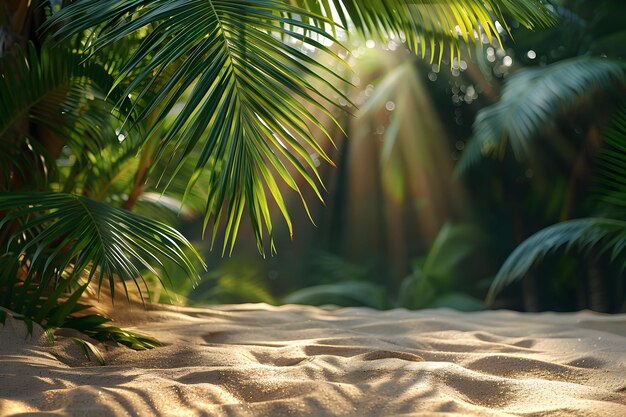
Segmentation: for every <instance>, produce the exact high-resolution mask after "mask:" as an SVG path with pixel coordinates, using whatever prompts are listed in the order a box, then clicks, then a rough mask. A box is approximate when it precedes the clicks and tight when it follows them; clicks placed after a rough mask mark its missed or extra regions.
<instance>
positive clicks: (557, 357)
mask: <svg viewBox="0 0 626 417" xmlns="http://www.w3.org/2000/svg"><path fill="white" fill-rule="evenodd" d="M120 320H121V322H123V321H124V319H123V318H120ZM128 323H131V324H132V325H133V326H135V327H136V329H137V330H138V331H142V332H144V333H148V334H151V335H152V336H155V337H157V338H158V339H160V340H161V341H162V342H164V343H165V346H163V347H161V348H158V349H155V350H153V351H146V352H133V351H129V350H127V349H121V348H118V347H111V346H103V345H100V346H101V347H102V349H103V350H106V356H107V360H108V362H109V364H108V365H107V366H105V367H99V366H94V365H93V364H91V363H88V362H86V361H85V360H84V359H83V358H82V357H81V355H80V352H79V351H78V348H77V347H75V346H74V345H73V343H71V342H70V340H69V339H68V338H67V337H66V336H67V335H68V334H66V333H63V334H65V336H59V337H58V338H57V339H58V340H57V343H56V344H55V346H47V345H46V343H45V338H44V336H43V335H42V334H41V332H39V331H38V330H37V329H36V331H35V334H34V336H33V337H32V338H30V339H27V340H25V335H24V332H23V329H22V327H21V325H20V323H16V322H14V321H12V320H9V321H8V322H7V325H6V326H5V327H4V328H3V329H0V381H1V384H0V415H3V416H18V415H64V416H67V415H70V416H72V415H76V416H113V415H115V416H124V415H133V416H136V415H145V416H153V415H154V416H195V415H197V416H224V417H226V416H228V417H239V416H272V417H274V416H364V417H370V416H372V417H373V416H431V415H432V416H436V415H441V416H444V415H463V416H465V415H476V416H509V415H513V416H561V415H562V416H571V415H578V416H626V316H624V315H619V316H605V315H599V314H593V313H589V312H583V313H576V314H555V313H544V314H519V313H513V312H506V311H502V312H484V313H473V314H464V313H456V312H452V311H450V310H427V311H422V312H408V311H406V310H393V311H388V312H376V311H373V310H369V309H359V308H351V309H339V310H329V309H319V308H313V307H302V306H284V307H278V308H277V307H271V306H267V305H258V304H257V305H243V306H220V307H217V308H213V309H192V308H173V307H159V308H158V309H154V310H152V311H148V312H143V311H136V310H135V312H134V313H133V317H132V321H128Z"/></svg>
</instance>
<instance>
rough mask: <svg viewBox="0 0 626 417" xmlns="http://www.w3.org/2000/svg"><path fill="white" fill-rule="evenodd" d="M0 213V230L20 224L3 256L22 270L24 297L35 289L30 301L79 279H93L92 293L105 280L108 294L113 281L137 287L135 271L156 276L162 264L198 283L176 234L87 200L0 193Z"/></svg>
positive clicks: (184, 245) (184, 242)
mask: <svg viewBox="0 0 626 417" xmlns="http://www.w3.org/2000/svg"><path fill="white" fill-rule="evenodd" d="M0 212H5V213H6V215H5V216H4V218H3V219H2V220H1V221H0V228H2V227H4V226H5V225H7V224H8V223H9V222H13V221H18V222H20V227H19V228H18V229H17V230H16V231H15V232H14V233H13V234H12V236H11V237H10V238H9V239H8V241H7V242H8V243H7V247H6V248H5V249H4V250H5V251H6V254H5V255H8V257H9V258H10V259H13V260H14V261H13V264H14V265H15V264H16V263H17V264H18V265H19V268H21V269H24V268H26V269H27V270H28V273H27V276H26V278H25V280H24V285H23V288H24V291H26V290H27V288H29V286H30V284H31V283H36V284H37V292H36V293H35V294H34V295H33V297H34V298H37V297H38V294H39V295H41V294H43V291H45V290H46V289H50V288H51V287H52V288H53V290H54V289H56V288H59V289H62V290H66V289H69V288H71V287H72V286H75V285H76V283H77V282H78V281H79V279H81V278H85V280H86V281H87V282H90V281H91V280H92V279H94V278H95V279H96V282H97V284H98V288H100V286H101V285H102V284H103V281H104V280H105V279H108V280H109V285H110V288H111V293H112V294H113V292H114V279H116V278H117V277H119V278H122V279H132V280H134V281H135V283H137V280H139V279H140V278H141V272H140V268H145V269H148V270H150V271H151V272H153V273H154V274H155V275H157V276H161V274H160V273H158V272H157V269H159V267H160V266H161V265H162V262H163V261H164V260H166V259H167V260H169V261H172V262H173V263H175V264H176V265H177V266H178V267H179V268H180V270H181V272H182V273H185V274H186V275H188V276H189V277H190V278H191V279H197V278H198V274H197V272H196V271H195V269H194V266H193V264H192V263H191V260H190V259H189V258H188V257H187V255H186V254H185V252H184V251H183V248H187V249H189V250H191V253H192V254H193V256H194V257H198V255H197V252H196V251H195V250H194V249H193V247H191V245H190V244H189V242H188V241H187V240H186V239H185V238H184V237H183V236H182V235H181V234H180V233H178V232H177V231H175V230H174V229H172V228H170V227H169V226H166V225H164V224H161V223H159V222H156V221H154V220H151V219H147V218H143V217H141V216H138V215H136V214H134V213H131V212H128V211H125V210H121V209H118V208H115V207H111V206H109V205H106V204H103V203H99V202H96V201H93V200H91V199H89V198H87V197H83V196H75V195H70V194H62V193H0ZM13 276H15V274H13ZM163 278H167V277H163ZM137 284H138V283H137ZM85 285H86V284H85ZM138 288H139V286H138ZM139 290H140V293H141V289H139ZM72 292H73V291H72ZM81 292H82V291H81ZM22 295H23V296H24V297H27V296H29V297H30V296H31V295H27V294H22ZM127 295H128V294H127ZM63 317H64V316H63Z"/></svg>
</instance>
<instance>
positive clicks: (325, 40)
mask: <svg viewBox="0 0 626 417" xmlns="http://www.w3.org/2000/svg"><path fill="white" fill-rule="evenodd" d="M505 13H506V14H510V15H511V16H512V17H513V18H514V19H517V20H518V21H520V22H521V23H522V24H524V25H525V26H528V27H532V26H533V25H535V24H546V23H549V22H551V16H550V13H548V12H547V9H546V8H545V7H544V5H543V2H542V1H540V0H522V1H517V2H511V1H509V0H485V1H482V0H480V1H479V0H463V1H461V0H454V1H446V2H438V1H436V2H433V1H430V0H429V1H417V2H410V4H409V2H405V1H400V0H397V1H393V2H390V1H383V0H377V1H367V2H356V1H352V0H335V1H333V2H326V1H317V0H308V1H291V0H290V1H287V0H263V1H262V0H255V1H252V0H245V1H217V0H210V1H206V0H201V1H200V0H185V1H183V0H157V1H146V0H130V1H124V2H120V1H117V0H79V1H60V0H54V1H18V0H15V1H8V2H5V4H3V8H2V9H1V10H0V25H2V28H1V29H2V30H0V57H1V58H0V59H1V61H0V71H1V74H2V77H1V80H0V98H1V101H0V106H1V108H2V110H3V112H2V114H0V148H1V149H2V152H1V153H0V187H1V188H0V213H2V215H3V220H2V223H1V226H2V227H1V229H0V244H1V245H2V246H3V253H2V255H0V268H1V270H2V281H1V283H0V284H1V288H0V289H1V292H0V294H1V297H0V298H1V299H2V305H3V306H7V307H9V308H11V309H13V310H14V311H15V312H16V313H18V314H21V315H22V316H23V317H24V318H25V319H26V320H33V321H35V322H38V323H40V324H42V325H44V326H46V327H57V326H70V325H73V326H74V327H76V328H79V329H80V330H82V331H85V332H86V333H87V334H92V335H93V334H97V332H96V330H98V329H100V328H101V326H102V324H103V323H104V322H103V319H100V318H97V317H96V316H94V315H87V316H85V315H84V313H85V312H84V311H81V310H84V309H85V308H86V306H85V305H84V304H82V303H80V302H79V301H80V300H81V296H82V294H83V293H84V291H86V290H87V289H88V288H89V287H90V286H91V285H94V286H95V287H96V288H97V289H98V291H99V290H100V289H101V287H102V286H108V287H110V291H111V294H112V295H113V294H114V291H115V288H116V286H115V282H116V281H117V282H120V283H121V284H122V286H123V288H126V283H127V280H130V282H132V283H133V285H136V286H137V288H138V289H139V291H141V288H140V284H139V283H140V282H141V277H143V276H144V275H147V274H152V275H154V276H157V277H159V278H161V279H162V280H163V281H166V280H167V278H166V277H164V276H163V273H164V272H163V271H165V270H168V265H170V264H171V263H173V264H175V265H177V266H178V268H179V269H180V270H181V271H182V272H183V273H185V274H186V275H188V276H190V277H191V278H192V279H194V277H196V276H197V272H196V269H197V265H198V264H201V261H199V258H198V255H197V253H196V252H195V251H194V250H193V248H191V247H190V244H189V242H188V241H187V240H186V239H185V238H184V237H183V236H182V235H180V234H179V233H178V232H176V231H175V230H174V229H172V228H171V227H170V226H168V225H165V224H163V223H160V222H158V221H156V220H154V219H150V218H146V217H142V216H140V214H138V213H133V212H131V211H130V210H131V209H135V210H138V211H139V212H140V209H141V206H140V202H141V201H142V199H144V201H145V200H148V201H152V202H154V201H155V200H158V199H156V198H154V195H155V194H150V193H153V192H155V191H157V189H158V191H159V192H161V193H165V192H168V193H171V194H173V195H175V196H180V201H181V202H182V203H187V202H188V201H189V200H192V198H191V195H192V194H194V193H196V192H197V189H198V188H199V187H200V186H202V188H203V190H201V193H200V194H201V195H202V194H204V198H203V199H202V200H203V206H204V207H203V211H204V218H205V221H204V223H205V224H204V226H205V228H206V226H207V225H208V223H209V222H213V229H212V236H213V238H215V236H216V234H217V232H218V230H219V229H220V228H223V229H224V231H225V232H224V233H225V239H224V246H223V251H230V250H232V247H233V245H234V242H235V237H236V236H237V232H238V229H239V227H240V223H241V220H242V217H243V213H244V211H245V210H246V208H247V210H248V212H249V214H250V218H251V220H252V225H253V229H254V233H255V235H256V238H257V241H258V247H259V250H261V251H263V250H264V248H265V247H268V246H269V248H270V252H271V251H274V250H275V248H274V244H273V241H272V231H273V225H272V218H271V211H272V210H271V207H272V205H275V206H276V207H277V208H278V210H279V211H280V212H281V213H282V216H283V218H284V220H285V223H286V224H287V226H288V228H289V229H290V230H291V220H290V216H289V213H288V212H287V210H286V207H285V204H284V199H283V196H282V193H281V191H280V189H279V187H278V181H282V182H284V183H286V184H287V185H288V186H289V187H291V188H292V189H294V190H295V191H296V192H297V193H299V194H301V190H300V186H299V185H298V183H297V182H296V181H295V178H296V177H298V176H299V177H301V178H303V179H304V180H305V182H306V183H308V184H309V185H310V187H312V189H313V190H314V191H315V193H316V194H317V196H318V197H319V198H320V199H321V192H320V191H319V190H320V185H319V178H318V176H317V171H316V163H315V161H314V158H313V157H312V153H313V152H316V153H317V154H318V155H319V156H320V157H321V158H323V159H325V160H327V161H328V162H330V158H329V157H328V156H327V155H326V153H325V152H324V151H323V149H321V147H320V146H319V142H318V140H317V139H316V138H315V136H314V134H313V128H316V129H318V130H320V131H321V132H322V133H324V132H326V130H325V129H324V128H323V127H322V126H321V124H320V123H319V121H318V120H317V118H316V117H315V116H314V114H313V113H312V111H311V108H317V109H319V110H320V111H321V112H322V113H324V114H327V115H329V117H330V118H331V119H333V120H334V117H333V116H332V114H331V112H330V111H329V110H328V109H327V107H328V106H331V107H332V106H334V107H337V108H341V105H340V104H338V101H340V100H334V99H333V98H332V97H329V96H328V95H324V94H322V93H321V90H320V89H319V88H317V87H315V85H316V84H315V83H319V84H321V85H324V86H326V87H327V88H329V89H330V91H332V92H333V94H336V95H337V97H339V98H340V99H344V100H345V99H347V98H346V97H345V95H344V94H343V93H342V90H340V89H338V88H337V87H336V86H335V84H336V83H342V82H345V80H343V79H342V78H341V77H339V76H338V75H337V73H335V72H334V71H333V70H332V69H331V68H332V67H328V66H325V65H322V64H321V63H320V62H319V61H318V60H317V59H316V57H315V55H314V54H312V53H310V51H309V50H314V51H316V53H317V54H326V55H329V56H331V57H332V59H333V60H335V61H336V62H337V63H340V64H344V65H345V63H344V62H343V60H342V59H341V57H340V55H341V54H339V53H338V52H337V48H340V42H338V41H337V39H336V38H337V34H338V33H339V31H341V30H345V28H347V27H351V26H354V27H356V29H357V30H358V31H359V32H360V33H362V34H365V35H366V36H379V37H382V38H388V37H392V36H393V37H396V38H398V39H400V38H403V39H406V41H407V44H408V45H409V47H411V48H413V49H414V50H421V51H422V53H426V51H428V53H429V54H430V56H431V59H437V56H438V57H439V59H440V57H441V56H442V53H443V51H449V53H450V54H455V53H456V51H457V49H458V45H460V44H461V43H467V42H476V37H475V35H476V34H478V33H481V32H485V33H486V34H487V35H488V36H494V37H496V38H497V37H498V32H497V28H498V27H499V24H498V22H500V23H501V24H504V14H505ZM335 16H339V22H336V21H335V20H334V17H335ZM307 48H308V49H307ZM435 51H437V53H436V52H435ZM331 139H332V138H331ZM181 175H182V176H183V179H182V181H180V178H181ZM146 196H150V197H151V198H147V199H146V198H145V197H146ZM270 199H271V200H273V203H270V201H269V200H270ZM195 201H197V199H195ZM170 202H171V201H169V200H168V203H167V204H162V205H164V206H168V205H169V206H172V204H170ZM303 202H304V201H303ZM177 204H178V203H175V204H173V205H174V206H176V205H177ZM304 206H305V208H306V207H307V203H306V202H304ZM266 234H267V235H269V238H267V237H266ZM126 293H127V295H128V294H129V292H128V291H126ZM81 314H82V315H81ZM105 320H106V319H105ZM89 329H91V330H89ZM92 330H93V331H92ZM109 333H111V334H113V333H115V332H109ZM117 334H118V336H119V337H118V338H117V340H119V341H123V340H124V338H125V337H127V335H120V334H119V332H118V333H117ZM136 340H139V341H140V340H141V339H140V338H137V339H136ZM130 345H131V346H133V347H137V346H139V347H150V346H151V342H149V343H139V344H136V343H134V342H133V343H130Z"/></svg>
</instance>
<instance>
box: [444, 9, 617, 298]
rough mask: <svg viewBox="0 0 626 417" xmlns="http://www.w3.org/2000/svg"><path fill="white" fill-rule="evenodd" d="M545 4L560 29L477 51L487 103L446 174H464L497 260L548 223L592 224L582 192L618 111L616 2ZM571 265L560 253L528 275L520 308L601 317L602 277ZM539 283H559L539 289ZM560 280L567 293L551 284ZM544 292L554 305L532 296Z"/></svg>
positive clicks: (596, 265) (597, 266)
mask: <svg viewBox="0 0 626 417" xmlns="http://www.w3.org/2000/svg"><path fill="white" fill-rule="evenodd" d="M552 3H553V7H554V10H555V13H556V14H557V15H558V16H559V18H560V21H561V22H562V23H561V24H560V25H558V26H555V27H552V28H545V29H542V30H538V31H535V32H532V33H531V32H528V31H524V30H523V29H517V30H514V31H513V36H514V37H515V41H516V42H514V43H513V42H506V41H505V44H504V46H502V47H496V46H494V47H493V48H487V49H486V52H487V53H486V54H485V58H487V59H479V62H482V63H487V64H488V65H482V68H483V70H484V71H483V74H485V79H484V80H482V81H483V82H482V83H481V82H479V83H477V85H480V86H482V85H483V84H485V83H486V84H487V85H488V86H489V88H490V94H488V95H487V94H486V95H485V96H488V97H485V99H487V98H488V99H492V100H494V101H495V102H493V103H491V104H490V105H488V106H486V107H484V108H482V109H481V110H480V111H479V112H478V113H477V115H476V118H475V123H474V129H473V131H474V133H473V135H472V137H471V138H470V139H469V141H468V143H467V144H466V145H465V146H464V149H463V151H462V157H461V160H460V162H459V164H457V166H456V172H457V174H465V175H464V178H465V179H466V182H469V183H472V184H474V185H473V187H474V190H473V191H474V192H478V193H479V194H481V195H483V196H484V197H483V199H482V200H481V202H480V206H481V207H482V208H481V211H484V210H488V211H489V213H490V217H491V218H489V219H485V220H483V223H485V222H489V223H490V224H491V228H492V230H493V233H494V234H495V233H497V234H499V236H501V237H500V238H499V239H500V240H501V241H502V245H501V248H502V249H503V253H502V259H505V258H506V255H508V253H510V251H511V250H512V249H513V248H514V247H515V246H516V245H519V244H520V243H521V242H522V241H524V240H525V239H526V238H527V237H528V236H530V235H532V234H533V233H535V232H536V231H537V230H539V229H542V228H544V227H546V226H547V225H549V224H553V223H555V222H559V221H564V220H567V219H577V218H580V217H588V216H594V215H597V213H596V212H594V210H593V209H592V206H593V205H592V204H589V201H587V200H588V199H585V198H584V196H585V194H586V193H587V192H588V191H589V190H590V189H591V185H592V180H593V174H594V167H595V164H594V163H593V158H594V157H595V155H596V154H597V153H598V152H599V150H600V149H601V148H602V147H603V146H606V144H603V139H602V135H601V131H602V130H603V129H604V128H605V127H606V126H607V124H608V122H609V121H610V119H611V116H612V115H613V113H614V112H615V109H616V108H619V106H620V103H623V98H622V97H623V92H624V90H625V89H626V74H625V71H624V68H625V67H624V65H623V61H622V58H623V50H620V49H619V48H615V47H614V44H613V43H612V42H611V40H619V39H621V37H623V35H624V32H623V25H622V23H621V21H620V20H619V19H617V18H616V16H618V15H619V14H620V11H622V12H623V10H624V9H623V2H619V1H615V0H601V1H598V2H589V1H579V0H563V1H554V2H552ZM485 70H486V71H485ZM500 79H502V80H503V82H500ZM486 80H489V82H488V83H487V82H486ZM482 90H485V89H484V88H482ZM500 91H501V92H500ZM487 156H490V157H492V158H491V159H492V160H487V159H485V157H487ZM496 159H497V161H496ZM479 162H480V164H479ZM494 173H496V175H495V176H494ZM468 174H471V175H468ZM494 178H496V179H494ZM485 181H488V182H489V183H491V186H489V187H487V186H485ZM471 187H472V186H470V189H471ZM493 189H497V190H499V191H498V192H497V193H493V192H492V191H491V190H493ZM477 190H478V191H477ZM481 190H485V192H487V193H491V194H490V195H489V196H485V192H482V191H481ZM486 201H489V203H488V202H486ZM513 201H514V202H513ZM487 207H489V208H487ZM494 207H496V210H500V212H498V213H495V212H494V210H493V208H494ZM544 237H545V235H544ZM536 242H537V241H535V243H536ZM507 247H508V251H507V252H506V253H505V251H504V248H507ZM594 259H597V258H594ZM575 263H576V260H575V259H570V257H569V255H568V254H566V253H565V252H564V256H563V257H561V258H559V259H558V260H557V259H556V258H553V261H551V262H549V263H544V264H543V265H542V266H541V267H540V268H533V269H532V270H529V271H528V273H527V274H525V275H524V279H523V280H522V290H523V295H524V297H523V299H524V308H526V309H529V310H537V309H541V308H542V304H545V305H546V306H550V308H555V306H556V305H557V304H559V303H562V304H563V307H565V308H576V307H578V308H585V307H593V308H597V309H600V310H606V309H607V308H608V304H609V303H608V301H602V302H601V301H599V300H600V299H602V298H606V295H607V292H606V291H602V292H603V294H600V293H597V294H593V293H594V291H596V289H598V288H603V287H606V282H604V281H607V279H606V278H605V277H603V275H607V271H605V272H604V273H601V270H602V269H606V265H605V264H606V260H594V261H591V262H589V263H588V264H587V265H586V266H585V267H584V268H578V269H576V268H574V269H576V271H575V273H572V271H569V272H568V268H572V265H574V264H575ZM602 265H604V266H602ZM584 270H586V271H584ZM542 275H546V276H556V277H559V279H558V280H557V279H553V280H551V281H550V282H548V281H547V280H544V279H543V276H542ZM565 276H569V277H570V278H569V280H568V282H569V283H570V284H571V285H561V286H559V285H560V284H559V285H557V284H556V282H557V281H562V282H565V281H566V279H565ZM579 278H580V283H578V282H577V281H578V280H579ZM557 287H558V288H557ZM540 290H541V291H540ZM585 290H587V291H588V292H589V295H588V296H587V295H585V294H584V292H585ZM550 291H554V293H553V296H557V295H558V296H559V297H550V296H546V297H540V296H539V295H540V294H541V293H542V292H550ZM508 294H509V295H512V292H511V291H509V293H508ZM581 294H582V295H581ZM540 298H543V301H542V300H540ZM552 298H561V299H562V300H563V301H562V302H558V303H557V302H555V300H554V299H552ZM566 299H567V300H568V301H566ZM585 299H588V300H591V299H593V300H594V301H593V302H591V301H588V300H585ZM502 301H504V300H502ZM566 306H567V307H566Z"/></svg>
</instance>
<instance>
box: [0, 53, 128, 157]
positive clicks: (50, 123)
mask: <svg viewBox="0 0 626 417" xmlns="http://www.w3.org/2000/svg"><path fill="white" fill-rule="evenodd" d="M84 59H85V57H84V56H82V55H80V54H77V53H73V52H71V51H68V50H65V49H62V48H52V47H50V45H47V44H46V45H44V46H43V47H42V48H41V50H40V51H37V50H36V48H35V46H34V45H33V44H29V45H28V49H27V51H22V50H20V49H17V50H15V51H14V52H13V53H12V54H8V55H5V56H4V57H3V74H2V75H3V76H2V80H1V81H0V140H1V141H3V142H5V143H12V144H13V145H14V146H16V147H17V148H19V147H21V146H22V143H21V141H23V137H24V135H25V133H24V132H23V131H22V130H23V124H24V122H27V123H34V124H36V125H38V126H41V127H45V128H47V129H49V130H50V131H52V132H54V133H55V134H57V135H58V136H59V137H60V138H62V139H63V140H64V142H66V144H67V145H69V146H70V147H74V148H75V149H80V150H82V149H84V148H85V147H86V148H87V150H89V151H91V152H93V153H97V152H98V150H99V149H101V148H102V147H104V146H106V145H107V144H110V143H112V142H114V141H116V139H117V136H116V135H115V134H114V131H113V130H114V128H113V127H112V122H113V120H114V118H113V117H112V115H111V111H112V109H113V106H112V105H111V104H109V103H108V102H107V101H106V100H105V99H104V96H103V94H102V93H101V92H99V90H98V88H97V86H98V85H100V86H102V87H105V89H108V88H110V87H111V86H112V82H113V79H112V77H111V76H110V75H108V74H107V73H106V72H105V71H102V69H101V68H100V67H99V66H97V65H90V64H85V63H83V61H84Z"/></svg>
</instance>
